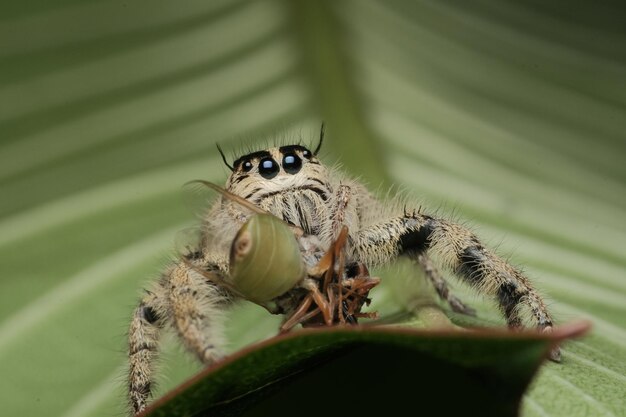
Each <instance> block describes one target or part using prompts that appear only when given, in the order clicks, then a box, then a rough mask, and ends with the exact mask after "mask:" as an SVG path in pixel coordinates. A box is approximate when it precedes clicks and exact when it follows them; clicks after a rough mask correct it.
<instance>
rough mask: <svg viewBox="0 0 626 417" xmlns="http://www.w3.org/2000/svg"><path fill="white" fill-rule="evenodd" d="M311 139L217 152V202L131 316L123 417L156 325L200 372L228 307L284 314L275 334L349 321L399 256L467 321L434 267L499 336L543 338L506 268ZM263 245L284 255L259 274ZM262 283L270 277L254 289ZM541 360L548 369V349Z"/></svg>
mask: <svg viewBox="0 0 626 417" xmlns="http://www.w3.org/2000/svg"><path fill="white" fill-rule="evenodd" d="M323 138H324V128H323V126H322V130H321V132H320V137H319V143H318V145H317V147H316V149H315V150H314V151H311V150H309V149H308V148H306V147H304V146H302V145H299V144H297V145H286V146H277V147H271V148H268V149H264V150H260V151H256V152H252V153H249V154H247V155H243V156H241V157H239V158H237V159H236V160H235V161H234V162H233V163H232V165H231V164H229V163H228V161H227V160H226V157H225V156H224V153H223V152H222V151H221V149H220V153H221V155H222V158H223V160H224V163H225V164H226V166H227V167H228V168H229V169H230V170H231V174H230V176H229V177H228V179H227V181H226V185H225V190H221V189H220V188H219V187H216V186H213V185H212V184H209V183H204V184H205V185H207V186H209V187H212V188H214V189H216V190H217V191H219V192H220V194H221V195H220V197H219V198H218V199H217V200H216V201H215V203H213V205H212V206H211V208H210V209H209V210H208V211H207V212H206V214H205V215H204V217H203V219H202V224H201V236H200V243H199V245H198V247H197V248H194V249H193V250H192V251H190V252H189V253H188V254H186V255H185V256H182V257H181V259H179V260H178V261H177V262H175V263H174V264H173V265H171V266H170V267H169V268H168V269H167V270H166V271H165V272H164V273H163V274H162V276H161V279H160V280H159V281H158V282H156V283H155V284H154V286H153V288H152V289H151V290H150V291H148V292H147V294H146V296H145V297H144V298H143V299H142V300H141V302H140V303H139V306H138V307H137V309H136V310H135V312H134V314H133V317H132V320H131V324H130V330H129V368H130V369H129V380H128V387H129V401H130V406H131V411H132V413H138V412H140V411H142V410H143V409H144V408H145V407H146V406H147V402H148V398H149V397H150V394H151V385H152V383H153V367H154V362H155V360H156V357H157V353H158V348H159V337H160V333H161V330H162V329H163V328H164V327H165V326H166V325H171V326H172V327H173V328H174V329H175V331H176V332H177V333H178V335H179V336H180V338H181V339H182V341H183V343H184V344H185V346H186V347H187V348H188V349H189V350H190V351H191V352H193V353H194V354H195V355H196V356H197V358H198V359H199V360H200V361H201V362H202V363H204V364H207V365H208V364H211V363H214V362H215V361H217V360H219V359H220V358H221V357H222V355H223V351H222V345H223V344H224V337H223V319H224V313H225V312H226V310H227V309H228V307H229V306H230V305H231V304H232V303H233V302H234V301H235V300H237V299H241V298H244V299H249V300H252V301H254V302H257V303H259V304H261V305H263V306H264V307H266V308H267V309H268V310H269V311H270V312H271V313H275V314H285V316H286V319H285V321H284V323H283V325H282V330H283V331H286V330H288V329H290V328H291V327H293V326H295V325H297V324H298V323H302V324H304V325H310V324H316V323H321V324H326V325H332V324H337V323H353V322H356V320H357V319H358V317H359V316H361V315H363V314H364V313H361V308H362V306H363V305H364V304H367V303H368V302H369V299H368V294H369V290H370V289H371V288H373V287H374V286H375V285H376V284H378V279H377V278H372V277H370V276H369V273H368V269H367V268H368V267H372V266H377V265H381V264H386V263H389V262H392V261H394V260H395V259H397V258H398V257H399V256H407V257H409V258H410V259H412V260H413V261H414V263H415V265H416V267H417V268H419V269H421V270H422V271H423V273H424V275H425V276H426V277H427V278H428V280H429V281H430V282H431V283H432V284H433V286H434V288H435V290H436V292H437V294H438V295H439V296H440V297H441V298H442V299H443V300H445V301H446V302H447V303H448V304H449V305H450V307H451V308H452V309H453V310H454V311H457V312H461V313H466V314H473V310H472V309H471V308H470V307H468V306H466V305H465V304H464V303H463V302H462V301H461V300H459V299H458V298H457V297H455V296H454V295H453V294H452V293H451V292H450V290H449V287H448V284H447V282H446V281H445V279H444V278H443V275H442V274H441V273H440V272H439V269H438V268H443V269H446V270H448V271H450V272H452V273H453V274H454V275H456V276H457V277H458V278H459V279H461V280H463V281H465V282H466V283H468V284H469V285H470V286H471V287H472V288H474V289H475V290H476V291H477V292H478V293H481V294H484V295H487V296H490V297H491V298H493V299H494V300H495V301H496V302H497V304H498V306H499V308H500V310H501V311H502V313H503V315H504V317H505V318H506V321H507V323H508V326H509V327H510V328H513V329H517V328H521V327H522V326H523V321H524V318H525V317H529V318H530V320H531V321H532V322H533V325H534V326H535V327H536V328H537V329H538V330H539V331H544V332H546V331H551V330H552V325H553V322H552V317H551V315H550V313H549V312H548V310H547V307H546V305H545V303H544V301H543V299H542V297H541V296H540V295H539V293H538V292H537V291H536V290H535V289H534V288H533V286H532V285H531V283H530V281H529V280H528V278H526V277H525V276H524V275H523V274H522V273H521V272H520V271H519V270H518V269H516V268H514V267H513V266H511V265H510V264H508V263H507V262H505V261H504V260H502V259H501V258H500V257H498V256H497V255H496V254H495V253H494V252H493V251H491V250H489V249H488V248H486V247H485V246H484V245H483V244H482V243H481V242H480V241H479V239H478V238H477V237H476V236H475V235H474V234H473V233H472V232H471V231H469V230H468V229H466V228H465V227H462V226H460V225H458V224H456V223H454V222H451V221H449V220H447V219H445V218H440V217H436V216H433V215H429V214H426V213H423V212H422V211H421V210H407V209H406V208H405V207H402V206H401V205H399V204H394V203H391V204H389V203H387V204H385V203H383V202H381V201H379V200H377V199H376V198H375V197H374V196H373V195H372V194H371V193H370V192H369V191H367V189H366V188H365V186H364V185H362V184H361V183H359V182H357V181H355V180H353V179H350V178H348V177H347V176H345V175H343V174H342V173H341V172H339V171H338V170H336V169H331V168H328V167H327V166H325V165H324V164H322V162H321V161H320V160H319V158H318V153H319V150H320V148H321V145H322V142H323ZM218 149H219V148H218ZM259 230H264V231H271V234H272V235H273V236H274V238H273V239H266V240H265V242H261V240H260V239H265V235H262V234H260V233H259ZM263 233H265V232H263ZM262 243H263V244H262ZM274 244H276V245H277V246H276V247H277V248H279V250H280V251H281V253H284V254H285V256H284V257H280V258H273V259H276V260H275V261H272V262H266V264H267V265H266V267H265V268H258V267H254V268H250V267H249V266H248V265H249V262H252V258H259V259H261V260H263V259H262V258H263V257H264V255H263V253H262V252H257V249H259V248H260V247H262V246H263V245H265V246H268V247H272V248H274V246H273V245H274ZM294 248H295V249H294ZM267 259H270V257H267ZM254 262H255V263H254V265H258V264H259V263H258V260H257V261H254ZM284 270H289V271H292V273H291V275H290V274H284V273H282V271H284ZM257 271H260V272H259V273H258V274H257V273H256V272H257ZM263 271H265V272H263ZM267 271H270V273H266V272H267ZM279 271H281V272H280V273H279ZM270 275H272V276H273V275H275V276H276V277H277V278H278V279H277V280H274V279H273V278H272V280H271V281H269V282H265V281H268V278H267V277H268V276H270ZM287 275H290V276H287ZM260 277H261V278H262V279H260V280H259V278H260ZM365 314H367V313H365ZM370 314H371V313H370ZM550 356H551V359H552V360H555V361H558V360H559V359H560V351H559V350H558V348H555V349H554V350H553V351H552V352H551V354H550Z"/></svg>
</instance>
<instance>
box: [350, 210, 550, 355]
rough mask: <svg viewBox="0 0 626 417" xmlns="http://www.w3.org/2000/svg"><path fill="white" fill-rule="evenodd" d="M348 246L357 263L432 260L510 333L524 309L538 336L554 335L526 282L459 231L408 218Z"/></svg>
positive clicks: (374, 230)
mask: <svg viewBox="0 0 626 417" xmlns="http://www.w3.org/2000/svg"><path fill="white" fill-rule="evenodd" d="M351 242H352V245H353V247H354V249H355V251H356V252H357V255H358V256H359V258H361V259H362V260H373V261H374V262H381V263H382V262H387V261H391V260H393V259H394V258H395V257H397V256H399V255H408V256H411V257H415V258H417V259H418V260H419V256H420V255H422V254H433V255H435V257H436V259H437V260H439V262H440V263H441V264H442V266H443V267H444V268H446V269H449V270H451V271H452V272H454V273H455V275H456V276H457V277H459V278H460V279H462V280H464V281H465V282H467V283H468V284H470V286H471V287H472V288H474V289H475V290H476V291H477V292H479V293H481V294H485V295H488V296H490V297H492V298H493V299H495V300H496V302H497V303H498V306H499V308H500V310H501V311H502V313H503V315H504V317H505V318H506V321H507V324H508V325H509V327H510V328H513V329H516V328H519V327H521V326H522V319H521V313H522V310H523V309H525V308H527V309H528V310H529V311H530V312H531V315H532V319H533V321H534V323H535V326H536V327H537V329H538V330H540V331H551V330H552V317H551V315H550V313H549V312H548V310H547V307H546V305H545V303H544V301H543V300H542V298H541V296H540V295H539V294H538V292H537V291H536V290H535V289H534V288H533V287H532V285H531V283H530V281H529V280H528V278H526V277H525V276H524V275H523V274H522V273H521V272H520V271H519V270H517V269H515V268H514V267H513V266H511V265H510V264H508V263H507V262H506V261H504V260H503V259H502V258H500V257H498V256H497V255H496V254H495V253H493V252H492V251H490V250H489V249H487V248H485V247H484V246H483V245H482V243H481V242H480V241H479V240H478V238H477V237H476V236H475V235H474V234H473V233H472V232H471V231H469V230H468V229H467V228H465V227H463V226H461V225H458V224H456V223H452V222H449V221H447V220H444V219H437V218H434V217H431V216H428V215H426V214H422V213H417V212H415V213H406V214H405V215H403V216H400V217H396V218H392V219H390V220H388V221H386V222H383V223H379V224H376V225H374V226H371V227H368V228H366V229H363V230H360V231H359V232H358V233H357V234H356V235H354V236H351ZM550 358H551V359H552V360H554V361H558V360H560V351H559V350H558V349H555V350H554V351H553V352H552V353H551V355H550Z"/></svg>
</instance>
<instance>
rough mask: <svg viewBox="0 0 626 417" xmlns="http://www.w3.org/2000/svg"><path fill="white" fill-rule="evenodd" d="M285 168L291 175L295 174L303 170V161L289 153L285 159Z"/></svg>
mask: <svg viewBox="0 0 626 417" xmlns="http://www.w3.org/2000/svg"><path fill="white" fill-rule="evenodd" d="M283 168H284V170H285V172H287V173H289V174H295V173H296V172H298V171H300V168H302V159H300V157H299V156H298V155H296V154H295V153H288V154H287V155H285V156H284V157H283Z"/></svg>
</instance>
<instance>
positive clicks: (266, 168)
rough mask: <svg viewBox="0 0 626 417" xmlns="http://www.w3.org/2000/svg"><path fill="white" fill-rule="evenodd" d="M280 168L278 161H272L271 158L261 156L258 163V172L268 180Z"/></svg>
mask: <svg viewBox="0 0 626 417" xmlns="http://www.w3.org/2000/svg"><path fill="white" fill-rule="evenodd" d="M279 170H280V168H279V166H278V163H276V161H274V160H273V159H272V158H263V159H261V162H260V163H259V174H261V176H262V177H263V178H267V179H268V180H269V179H271V178H274V177H275V176H276V174H278V171H279Z"/></svg>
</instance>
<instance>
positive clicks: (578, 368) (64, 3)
mask: <svg viewBox="0 0 626 417" xmlns="http://www.w3.org/2000/svg"><path fill="white" fill-rule="evenodd" d="M311 4H312V3H307V2H303V1H302V2H286V1H266V2H253V1H246V0H237V1H226V0H218V1H211V2H206V1H200V0H191V1H187V2H184V4H179V3H173V2H168V1H164V0H156V1H154V0H150V1H148V0H134V1H132V2H128V1H122V0H111V1H106V2H98V1H80V2H79V1H71V0H56V1H29V2H3V3H2V4H0V68H1V70H0V375H2V376H3V378H2V379H0V404H1V406H2V411H1V414H3V415H9V416H13V415H19V416H26V417H29V416H41V415H47V416H64V417H76V416H85V417H87V416H101V415H122V414H123V413H124V412H125V392H124V391H125V382H124V378H125V377H124V375H125V363H126V357H125V355H126V354H125V351H126V344H125V332H126V329H127V325H128V321H129V318H130V314H131V311H132V309H133V307H134V305H135V304H136V302H137V299H138V297H139V294H140V292H141V288H143V287H144V286H146V285H147V283H148V282H149V281H150V280H151V279H155V278H156V277H158V274H159V272H160V270H161V269H162V268H163V267H164V265H166V264H167V263H168V262H169V260H170V259H171V257H172V256H173V254H174V249H173V247H174V241H175V235H176V232H177V231H178V230H181V229H184V228H186V227H188V226H190V225H192V224H193V222H194V219H193V216H192V215H191V213H190V210H189V209H188V208H187V207H185V204H184V203H183V202H182V200H183V199H182V198H181V195H182V191H181V186H182V184H184V183H185V182H187V181H188V180H191V179H196V178H202V179H206V180H209V181H212V182H215V183H218V184H219V183H222V182H223V181H224V180H225V178H226V175H227V173H228V169H227V168H226V167H224V165H223V164H222V162H221V158H220V157H219V154H218V153H217V150H216V149H215V143H217V142H219V143H220V144H222V146H223V147H224V149H226V151H227V154H229V152H230V154H232V155H236V154H237V153H238V152H239V151H238V150H239V149H242V148H245V147H246V146H248V145H249V146H251V147H254V148H259V147H263V146H264V143H265V142H264V141H265V140H267V138H269V141H270V142H271V141H272V140H273V138H276V137H279V138H294V140H300V139H302V141H303V142H304V143H307V142H315V140H316V138H317V135H318V133H319V126H320V123H321V121H323V120H325V121H326V122H327V139H326V141H325V145H324V148H323V149H322V157H323V159H324V161H325V162H327V163H329V164H332V163H334V162H342V163H343V166H344V168H345V169H346V170H347V171H349V173H351V174H353V175H355V176H361V177H362V178H365V179H367V181H368V182H369V184H370V186H371V188H372V189H374V190H376V189H377V188H378V187H379V184H380V183H383V184H394V186H396V187H398V188H401V189H403V190H405V191H406V193H407V194H410V195H411V196H413V197H414V201H415V202H416V205H419V206H421V207H422V209H423V210H432V211H436V210H438V212H439V213H440V214H441V215H445V216H448V215H450V216H452V217H453V218H457V219H459V220H460V221H462V222H465V223H467V224H469V225H471V227H472V228H474V229H475V230H476V232H477V234H478V235H479V236H480V237H481V238H482V239H483V240H484V241H485V242H486V243H487V244H488V245H490V246H494V247H495V246H497V247H498V250H499V252H500V253H501V254H503V256H505V257H508V258H509V259H510V260H511V262H512V263H514V264H517V265H521V266H523V267H524V269H525V271H526V272H527V274H528V275H529V276H530V278H531V279H532V281H533V282H534V283H535V285H536V286H537V287H538V288H539V289H540V290H541V291H542V292H543V293H544V294H546V295H547V296H548V299H549V300H550V308H551V310H552V311H553V312H554V313H555V316H556V319H557V321H558V322H559V323H564V322H568V321H570V320H573V319H578V318H583V319H589V320H591V321H592V322H593V331H592V332H591V334H590V335H589V336H587V337H586V338H584V339H582V340H580V341H575V342H568V343H566V344H565V345H564V350H563V364H561V365H556V364H546V365H545V366H543V367H542V368H541V371H540V373H539V375H538V377H537V378H536V379H534V381H533V382H532V385H531V387H530V389H529V391H528V392H527V394H526V396H525V399H524V402H523V415H524V416H526V417H535V416H537V417H545V416H550V417H553V416H554V417H557V416H568V417H569V416H574V417H583V416H625V415H626V414H625V413H626V412H625V411H624V410H626V404H625V402H624V401H625V400H624V398H625V396H624V389H623V387H624V384H625V383H626V365H625V364H626V328H625V323H624V316H625V313H626V308H625V306H626V283H625V281H624V276H626V257H625V256H624V250H623V248H624V247H625V246H626V223H624V218H626V209H625V208H626V165H625V164H624V162H623V159H624V155H625V154H626V141H625V140H624V132H625V131H626V118H624V117H623V115H624V110H625V108H626V90H625V89H624V88H623V80H624V79H626V52H625V50H624V48H623V45H624V43H625V42H626V32H625V31H624V25H623V22H624V20H625V17H626V16H625V15H624V11H623V7H622V6H621V4H620V2H613V1H608V2H603V3H602V5H597V4H595V3H593V4H592V3H589V4H587V3H583V2H577V3H572V2H569V1H565V0H556V1H552V2H542V1H535V0H532V1H526V2H502V1H501V0H477V1H473V2H463V1H455V0H442V1H435V0H424V1H419V2H414V1H401V0H390V1H376V0H363V1H355V0H346V1H342V2H330V1H322V2H316V5H318V7H315V8H313V7H311ZM384 187H385V188H384V189H381V190H380V191H381V195H385V193H386V189H387V185H385V186H384ZM375 274H376V275H378V276H381V277H382V278H383V284H382V285H381V286H380V287H378V288H376V289H375V290H374V291H372V294H371V295H372V297H373V299H374V305H373V306H372V309H375V310H378V311H380V312H381V314H382V315H383V316H384V317H389V316H390V315H392V314H394V313H396V312H398V310H401V309H403V308H404V307H405V306H406V305H408V304H410V303H411V302H413V301H414V299H415V298H419V297H423V296H424V294H426V295H427V296H429V295H430V293H431V290H430V288H429V287H428V286H423V285H420V282H421V280H420V279H415V278H419V277H415V276H414V272H413V271H412V270H411V269H409V267H407V266H406V265H401V266H399V267H397V268H389V269H384V270H378V271H375ZM454 291H455V293H457V295H459V296H460V297H461V298H462V299H463V300H464V301H466V302H468V303H469V304H471V305H472V306H473V307H475V308H476V309H477V311H478V318H479V319H478V320H467V319H466V318H464V317H458V316H456V315H455V314H453V313H448V314H449V316H450V317H451V318H452V320H453V321H454V322H455V323H456V324H459V325H476V324H480V325H493V326H503V321H502V319H501V318H500V314H499V312H498V311H497V310H496V308H495V307H494V306H493V305H492V304H491V303H489V302H487V301H484V300H482V299H479V298H478V297H475V296H474V295H472V293H471V291H469V290H468V289H466V288H464V287H460V288H459V287H455V288H454ZM277 320H278V319H277V318H276V317H269V316H268V315H267V313H266V312H265V311H264V310H262V309H260V308H258V307H256V306H252V305H242V306H239V307H238V308H237V309H236V310H235V311H233V313H232V315H231V316H230V319H229V322H228V333H229V339H230V340H231V341H232V345H231V346H230V350H229V351H230V352H234V351H237V350H238V349H239V348H241V347H243V346H246V345H248V344H250V343H252V342H255V341H259V340H262V339H264V338H266V337H269V336H270V335H272V334H274V333H275V332H276V329H277V327H278V324H277ZM178 346H179V345H178V344H177V342H176V341H175V340H174V341H172V342H167V343H165V348H164V352H163V355H162V361H161V363H162V367H161V371H160V376H159V388H158V390H157V392H156V393H155V398H158V397H159V396H161V395H162V394H163V393H165V392H167V391H168V390H169V389H170V388H172V387H174V386H176V385H177V384H178V383H179V382H181V381H183V380H185V379H187V378H188V377H190V376H191V375H193V374H195V373H196V372H198V371H199V370H200V367H199V366H198V365H197V364H196V363H195V362H193V361H192V360H190V359H189V358H188V357H186V356H185V355H184V354H182V353H181V352H180V348H179V347H178Z"/></svg>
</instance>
